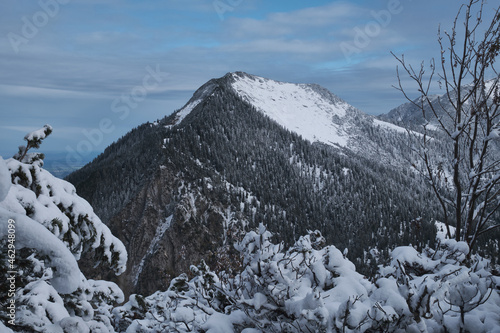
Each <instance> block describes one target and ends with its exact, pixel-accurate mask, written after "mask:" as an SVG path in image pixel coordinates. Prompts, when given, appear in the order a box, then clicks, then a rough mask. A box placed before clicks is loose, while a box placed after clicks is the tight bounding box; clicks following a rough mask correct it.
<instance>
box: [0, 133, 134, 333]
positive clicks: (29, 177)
mask: <svg viewBox="0 0 500 333" xmlns="http://www.w3.org/2000/svg"><path fill="white" fill-rule="evenodd" d="M50 131H51V127H50V126H45V127H44V128H43V129H41V130H39V131H35V132H33V133H30V134H29V135H27V136H26V137H25V139H26V140H27V141H28V145H27V146H26V147H20V149H19V151H20V152H19V153H18V154H17V155H16V157H15V158H11V159H8V160H6V161H4V160H3V159H2V158H1V157H0V246H1V249H2V251H1V252H0V253H1V254H0V275H1V278H2V283H1V287H0V307H1V308H0V318H1V323H0V332H10V331H11V329H12V330H13V331H16V332H48V333H54V332H114V327H113V321H112V315H111V310H112V308H113V306H115V305H116V304H119V303H122V302H123V300H124V296H123V292H122V291H121V290H120V289H119V288H118V287H117V286H116V285H115V284H113V283H110V282H107V281H93V280H87V279H86V278H85V276H84V275H83V274H82V273H81V272H80V268H79V266H78V260H79V259H80V257H81V255H82V254H84V253H93V255H94V258H95V261H96V263H103V264H106V265H108V266H109V267H112V268H113V269H114V270H115V272H116V273H118V274H119V273H121V272H123V271H124V270H125V264H126V261H127V253H126V251H125V247H124V246H123V244H122V243H121V242H120V241H119V240H118V239H117V238H115V237H114V236H113V235H112V234H111V232H110V230H109V229H108V227H106V226H105V225H104V224H103V223H102V222H101V220H100V219H99V218H98V217H97V216H96V215H95V214H94V212H93V210H92V207H91V206H90V205H89V203H88V202H87V201H85V200H84V199H82V198H80V197H79V196H77V195H76V191H75V188H74V187H73V185H71V184H70V183H68V182H66V181H64V180H61V179H58V178H56V177H54V176H52V175H51V174H50V173H49V172H47V171H45V170H44V169H43V168H42V166H43V155H42V154H38V153H27V151H28V149H29V148H33V147H35V148H37V147H38V146H39V144H40V142H41V140H43V139H44V138H45V137H46V135H48V134H50ZM30 142H31V143H30ZM7 250H9V251H7Z"/></svg>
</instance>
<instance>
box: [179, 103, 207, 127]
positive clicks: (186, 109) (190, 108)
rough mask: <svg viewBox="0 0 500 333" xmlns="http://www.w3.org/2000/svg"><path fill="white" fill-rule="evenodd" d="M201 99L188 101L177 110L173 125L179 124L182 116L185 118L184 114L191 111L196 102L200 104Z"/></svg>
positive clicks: (196, 104)
mask: <svg viewBox="0 0 500 333" xmlns="http://www.w3.org/2000/svg"><path fill="white" fill-rule="evenodd" d="M202 100H203V99H197V100H195V101H193V102H191V103H189V104H188V105H186V106H185V107H183V108H182V109H180V110H179V111H178V112H177V118H176V119H175V125H177V124H179V123H180V122H181V121H182V120H183V119H184V118H186V116H187V115H188V114H190V113H191V111H193V109H194V108H195V107H196V106H198V104H200V103H201V102H202Z"/></svg>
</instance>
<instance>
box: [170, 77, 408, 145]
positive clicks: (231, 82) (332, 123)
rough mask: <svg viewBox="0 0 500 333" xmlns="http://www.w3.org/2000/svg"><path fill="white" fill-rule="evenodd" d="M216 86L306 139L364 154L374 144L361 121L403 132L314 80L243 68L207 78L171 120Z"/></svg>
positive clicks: (178, 120) (188, 110)
mask: <svg viewBox="0 0 500 333" xmlns="http://www.w3.org/2000/svg"><path fill="white" fill-rule="evenodd" d="M219 86H223V87H224V89H229V90H232V91H233V92H234V93H235V94H236V95H237V96H238V97H239V98H240V99H241V100H243V101H245V102H247V103H249V104H251V105H252V106H253V107H254V108H255V109H256V110H258V111H259V112H261V113H262V114H264V115H266V116H268V117H269V118H270V119H272V120H273V121H275V122H276V123H278V124H279V125H281V126H283V127H284V128H286V129H288V130H289V131H291V132H294V133H297V134H299V135H301V136H302V137H303V138H304V139H306V140H309V141H310V142H320V143H324V144H327V145H330V146H335V147H342V148H347V149H350V150H352V151H354V152H356V153H364V152H365V151H366V150H367V149H371V148H370V147H372V148H373V147H374V143H373V142H372V141H371V140H372V138H369V136H368V135H367V133H366V128H367V126H371V127H373V128H377V129H380V130H382V131H383V132H387V131H391V132H398V133H406V130H405V129H403V128H401V127H398V126H396V125H394V124H392V123H388V122H385V121H382V120H379V119H376V118H375V117H373V116H370V115H367V114H365V113H363V112H362V111H360V110H358V109H357V108H355V107H353V106H352V105H350V104H349V103H347V102H346V101H344V100H343V99H341V98H340V97H338V96H336V95H335V94H333V93H331V92H330V91H329V90H327V89H325V88H323V87H321V86H319V85H317V84H296V83H287V82H280V81H275V80H271V79H267V78H263V77H259V76H255V75H251V74H247V73H244V72H234V73H227V74H226V75H225V76H223V77H222V78H219V79H212V80H210V81H208V82H207V83H206V84H204V85H203V86H202V87H200V88H199V89H198V90H197V91H196V92H195V93H194V95H193V97H192V98H191V99H190V100H189V102H188V103H187V104H186V105H185V106H184V107H183V108H182V109H180V110H179V111H177V113H176V116H175V120H174V123H173V125H176V124H180V123H181V122H182V121H183V119H184V118H185V117H187V116H188V115H189V114H190V113H191V112H192V111H193V110H194V109H195V108H196V107H197V106H198V105H199V104H200V103H201V102H202V101H203V100H205V99H206V98H207V97H209V96H211V95H213V94H214V92H215V90H216V89H217V87H219ZM382 135H383V134H382ZM375 145H376V144H375ZM371 150H373V149H371Z"/></svg>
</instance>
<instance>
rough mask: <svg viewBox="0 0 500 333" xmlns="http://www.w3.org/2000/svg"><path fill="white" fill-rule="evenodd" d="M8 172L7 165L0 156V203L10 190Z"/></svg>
mask: <svg viewBox="0 0 500 333" xmlns="http://www.w3.org/2000/svg"><path fill="white" fill-rule="evenodd" d="M10 178H11V177H10V171H9V169H8V168H7V164H5V161H4V160H3V158H2V156H0V201H3V200H4V199H5V197H7V194H8V193H9V190H10V184H11V180H10Z"/></svg>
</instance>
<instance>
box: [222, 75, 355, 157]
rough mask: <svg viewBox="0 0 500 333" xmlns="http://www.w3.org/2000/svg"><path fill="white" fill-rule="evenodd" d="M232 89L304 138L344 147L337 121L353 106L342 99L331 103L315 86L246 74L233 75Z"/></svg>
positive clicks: (341, 130)
mask: <svg viewBox="0 0 500 333" xmlns="http://www.w3.org/2000/svg"><path fill="white" fill-rule="evenodd" d="M233 78H234V81H233V83H232V87H233V88H234V89H235V90H236V92H237V93H238V94H239V95H240V96H241V97H242V98H243V99H244V100H246V101H247V102H249V103H251V104H252V105H253V106H255V108H256V109H257V110H259V111H261V112H262V113H264V114H266V115H267V116H269V117H270V118H271V119H273V120H274V121H276V122H278V123H279V124H281V125H282V126H284V127H285V128H287V129H289V130H291V131H294V132H296V133H298V134H300V135H302V137H304V138H305V139H307V140H309V141H311V142H314V141H320V142H324V143H327V144H333V145H339V146H342V147H346V146H347V144H348V140H349V134H348V133H346V132H345V130H344V128H343V126H342V124H341V123H340V122H339V121H334V117H335V118H337V119H341V118H344V117H345V116H346V115H347V113H348V110H349V109H353V107H352V106H350V105H349V104H347V103H346V102H344V101H342V100H341V99H337V100H333V99H332V100H330V99H327V98H325V97H324V96H322V95H321V94H320V93H318V92H317V91H316V90H315V86H314V85H307V84H293V83H284V82H277V81H273V80H269V79H264V78H260V77H255V76H251V75H246V74H238V73H234V74H233Z"/></svg>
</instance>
